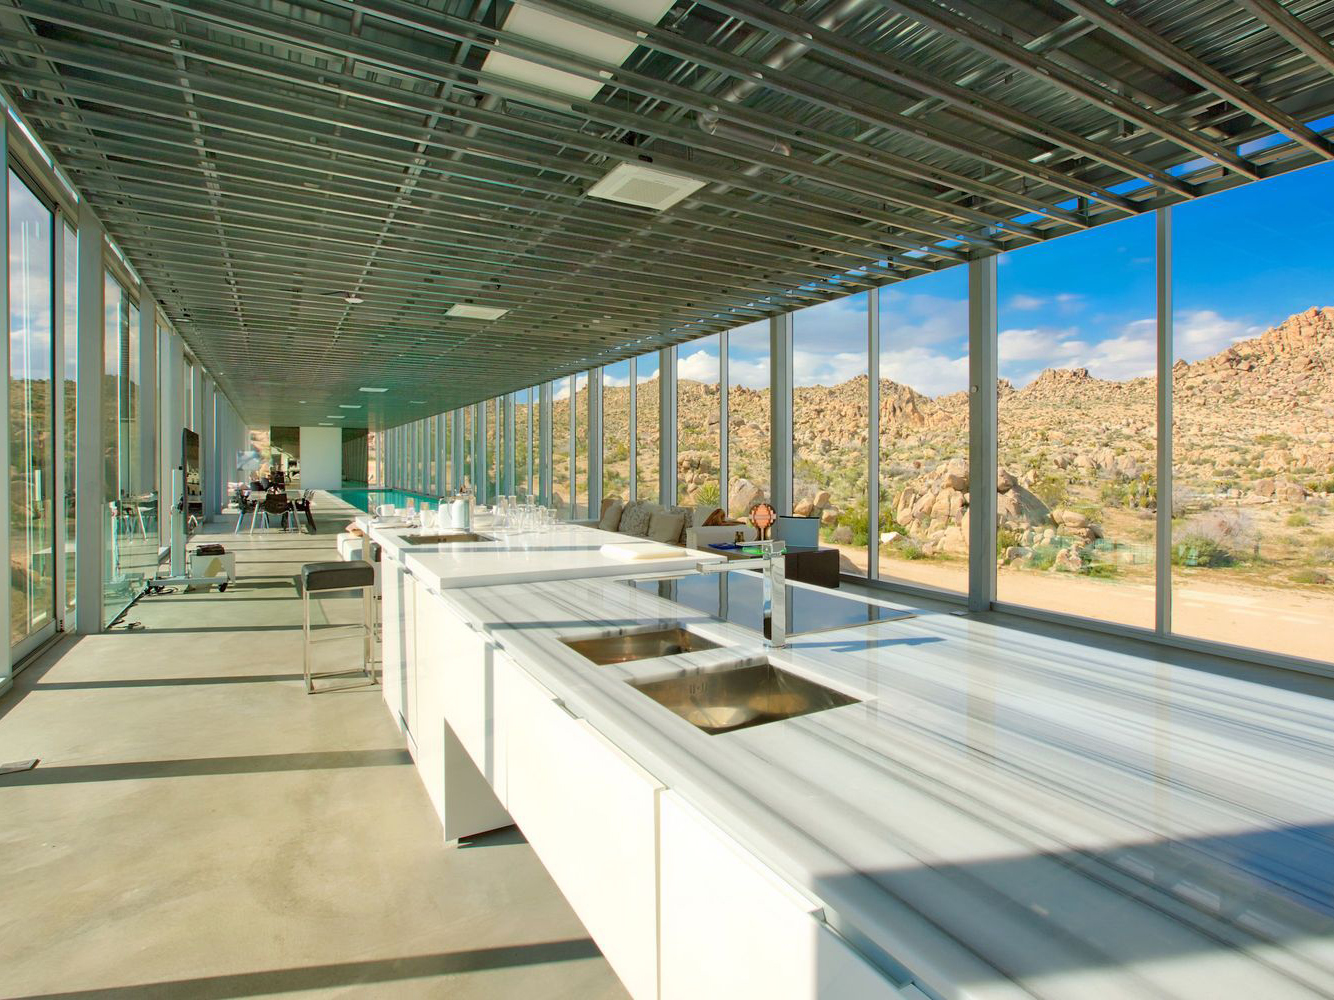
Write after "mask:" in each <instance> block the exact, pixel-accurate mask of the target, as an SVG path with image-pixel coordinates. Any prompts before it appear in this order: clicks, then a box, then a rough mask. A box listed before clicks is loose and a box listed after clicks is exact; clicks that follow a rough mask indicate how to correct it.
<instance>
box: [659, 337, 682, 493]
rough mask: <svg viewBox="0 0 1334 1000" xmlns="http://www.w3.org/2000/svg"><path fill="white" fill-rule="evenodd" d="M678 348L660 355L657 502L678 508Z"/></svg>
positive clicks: (663, 351)
mask: <svg viewBox="0 0 1334 1000" xmlns="http://www.w3.org/2000/svg"><path fill="white" fill-rule="evenodd" d="M676 423H677V421H676V348H675V347H664V348H663V349H662V350H660V351H658V502H659V503H661V504H662V505H663V506H664V507H674V506H676V456H677V450H678V448H677V446H678V444H679V442H678V440H677V434H676Z"/></svg>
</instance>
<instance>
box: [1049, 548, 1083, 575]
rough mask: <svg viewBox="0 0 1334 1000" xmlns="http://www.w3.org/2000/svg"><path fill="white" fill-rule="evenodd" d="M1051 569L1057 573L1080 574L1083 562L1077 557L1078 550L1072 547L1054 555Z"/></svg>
mask: <svg viewBox="0 0 1334 1000" xmlns="http://www.w3.org/2000/svg"><path fill="white" fill-rule="evenodd" d="M1051 568H1052V570H1053V571H1055V572H1058V573H1081V572H1083V570H1084V560H1083V559H1082V558H1081V557H1080V555H1079V549H1078V548H1076V547H1075V546H1073V545H1072V546H1070V547H1069V548H1068V549H1061V550H1060V551H1059V552H1057V553H1056V561H1055V562H1053V563H1052V565H1051Z"/></svg>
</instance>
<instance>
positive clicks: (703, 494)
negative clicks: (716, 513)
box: [695, 483, 722, 507]
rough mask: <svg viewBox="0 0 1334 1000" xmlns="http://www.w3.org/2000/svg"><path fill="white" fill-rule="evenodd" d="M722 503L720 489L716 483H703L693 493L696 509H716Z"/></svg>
mask: <svg viewBox="0 0 1334 1000" xmlns="http://www.w3.org/2000/svg"><path fill="white" fill-rule="evenodd" d="M720 503H722V489H721V488H720V487H719V486H718V484H717V483H705V484H704V485H703V486H701V487H700V488H699V489H697V490H696V491H695V505H696V506H698V507H717V506H718V505H719V504H720Z"/></svg>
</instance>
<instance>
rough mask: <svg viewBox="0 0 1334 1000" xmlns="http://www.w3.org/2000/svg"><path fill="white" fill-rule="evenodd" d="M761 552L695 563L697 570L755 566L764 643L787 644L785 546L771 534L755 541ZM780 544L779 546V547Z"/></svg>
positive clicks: (707, 571)
mask: <svg viewBox="0 0 1334 1000" xmlns="http://www.w3.org/2000/svg"><path fill="white" fill-rule="evenodd" d="M755 544H757V545H758V546H759V547H760V554H759V555H758V556H755V557H753V558H750V559H733V560H731V561H730V562H722V563H696V564H695V569H696V570H697V571H699V572H700V573H726V572H729V571H730V570H734V569H758V570H760V571H761V576H762V577H763V578H764V618H767V619H768V620H769V634H768V635H767V636H765V639H764V644H765V645H766V646H774V647H779V648H781V647H783V646H786V645H787V640H788V632H787V579H786V574H787V557H786V556H785V555H784V551H785V548H786V547H785V546H781V543H780V542H777V541H775V540H774V539H772V538H765V539H762V540H760V541H759V542H757V543H755ZM780 546H781V547H780Z"/></svg>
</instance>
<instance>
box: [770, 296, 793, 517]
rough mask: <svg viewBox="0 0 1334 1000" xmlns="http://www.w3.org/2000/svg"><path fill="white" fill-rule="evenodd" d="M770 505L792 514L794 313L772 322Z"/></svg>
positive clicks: (771, 320) (777, 317) (783, 512)
mask: <svg viewBox="0 0 1334 1000" xmlns="http://www.w3.org/2000/svg"><path fill="white" fill-rule="evenodd" d="M769 502H770V503H771V504H773V508H774V510H775V511H777V512H778V513H779V514H790V513H792V314H791V313H784V314H783V315H781V316H774V317H773V318H772V319H770V320H769Z"/></svg>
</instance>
